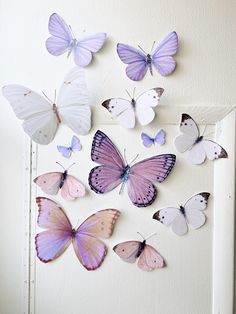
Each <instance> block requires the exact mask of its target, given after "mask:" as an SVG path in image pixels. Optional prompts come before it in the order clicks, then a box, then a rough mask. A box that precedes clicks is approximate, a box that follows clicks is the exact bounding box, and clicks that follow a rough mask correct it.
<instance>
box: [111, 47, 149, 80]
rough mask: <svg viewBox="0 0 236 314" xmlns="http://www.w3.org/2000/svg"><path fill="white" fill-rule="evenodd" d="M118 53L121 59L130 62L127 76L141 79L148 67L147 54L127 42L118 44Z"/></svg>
mask: <svg viewBox="0 0 236 314" xmlns="http://www.w3.org/2000/svg"><path fill="white" fill-rule="evenodd" d="M117 53H118V56H119V57H120V59H121V61H122V62H124V63H125V64H128V66H127V68H126V74H127V76H128V77H129V78H130V79H131V80H133V81H140V80H141V79H142V78H143V77H144V75H145V74H146V72H147V69H148V65H147V61H146V56H145V55H144V54H143V53H142V52H141V51H139V50H138V49H136V48H133V47H131V46H129V45H125V44H117Z"/></svg>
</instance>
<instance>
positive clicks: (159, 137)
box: [141, 129, 166, 147]
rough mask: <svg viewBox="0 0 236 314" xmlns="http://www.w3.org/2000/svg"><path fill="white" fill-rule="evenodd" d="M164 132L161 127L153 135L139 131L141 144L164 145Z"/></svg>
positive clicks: (146, 145) (149, 145) (147, 145)
mask: <svg viewBox="0 0 236 314" xmlns="http://www.w3.org/2000/svg"><path fill="white" fill-rule="evenodd" d="M165 136H166V132H165V131H164V130H163V129H161V130H159V131H158V132H157V134H156V136H155V137H151V136H149V135H148V134H147V133H144V132H142V133H141V139H142V140H143V145H144V146H145V147H151V146H152V145H155V143H156V144H158V145H164V144H165V142H166V140H165Z"/></svg>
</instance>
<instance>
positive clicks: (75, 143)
mask: <svg viewBox="0 0 236 314" xmlns="http://www.w3.org/2000/svg"><path fill="white" fill-rule="evenodd" d="M70 146H71V149H72V150H73V151H80V150H81V149H82V145H81V144H80V140H79V139H78V137H77V136H75V135H73V137H72V139H71V145H70Z"/></svg>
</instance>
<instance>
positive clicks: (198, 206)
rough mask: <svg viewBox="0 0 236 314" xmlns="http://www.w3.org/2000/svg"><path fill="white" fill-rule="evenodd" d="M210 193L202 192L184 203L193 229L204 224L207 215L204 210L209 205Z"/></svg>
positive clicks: (188, 220) (187, 217)
mask: <svg viewBox="0 0 236 314" xmlns="http://www.w3.org/2000/svg"><path fill="white" fill-rule="evenodd" d="M209 196H210V193H207V192H202V193H198V194H196V195H194V196H192V197H191V198H190V199H189V200H188V201H187V202H186V204H185V205H184V208H185V215H186V219H187V222H188V223H189V224H190V225H191V227H192V228H193V229H198V228H200V227H201V226H202V225H204V223H205V221H206V216H205V215H204V213H203V212H202V211H203V210H204V209H206V207H207V203H208V198H209Z"/></svg>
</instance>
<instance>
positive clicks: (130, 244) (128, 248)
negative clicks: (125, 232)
mask: <svg viewBox="0 0 236 314" xmlns="http://www.w3.org/2000/svg"><path fill="white" fill-rule="evenodd" d="M140 243H141V242H140V241H126V242H122V243H119V244H117V245H115V246H114V247H113V250H114V251H115V253H116V254H117V255H118V256H119V257H120V258H121V259H122V260H123V261H124V262H127V263H135V261H136V259H137V254H138V251H139V246H140Z"/></svg>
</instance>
